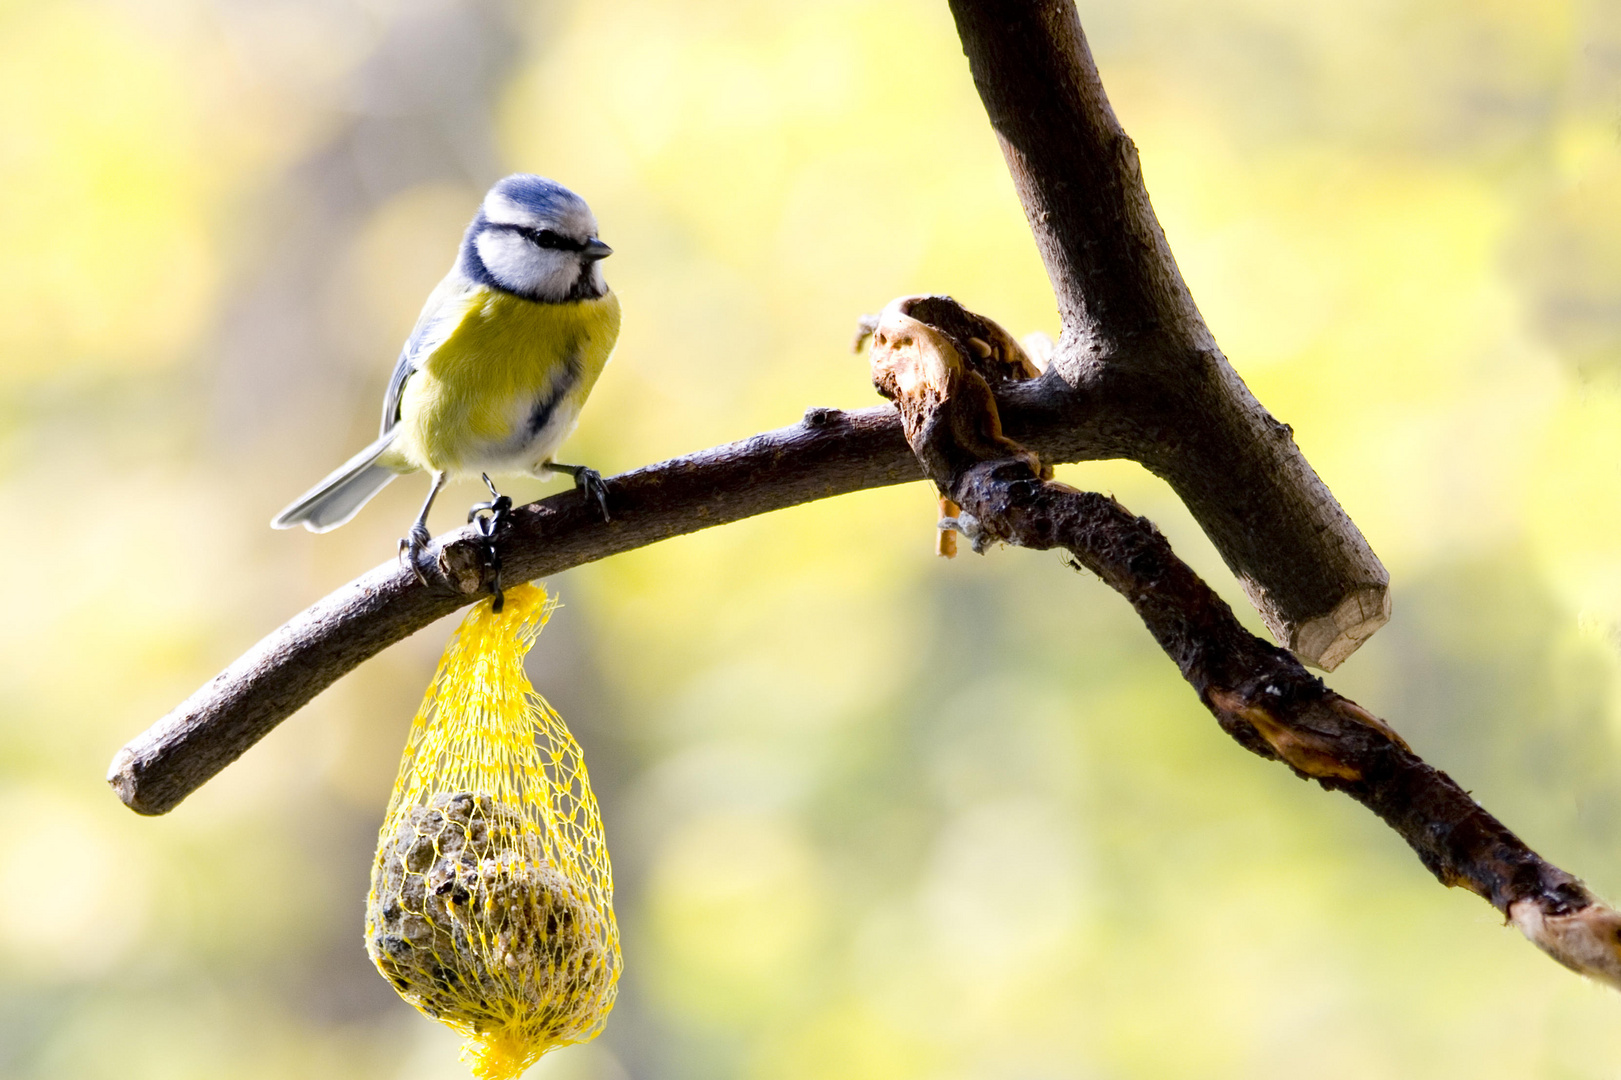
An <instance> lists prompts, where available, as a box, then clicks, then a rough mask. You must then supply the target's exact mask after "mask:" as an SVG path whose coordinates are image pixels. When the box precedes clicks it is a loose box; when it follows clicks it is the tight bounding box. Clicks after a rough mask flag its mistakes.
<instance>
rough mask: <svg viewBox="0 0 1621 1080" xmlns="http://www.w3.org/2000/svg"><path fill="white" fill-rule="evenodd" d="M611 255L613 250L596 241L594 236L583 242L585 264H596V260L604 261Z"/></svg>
mask: <svg viewBox="0 0 1621 1080" xmlns="http://www.w3.org/2000/svg"><path fill="white" fill-rule="evenodd" d="M613 253H614V249H613V248H611V247H609V246H608V245H607V244H604V243H603V242H602V241H601V240H598V239H597V238H596V237H594V236H593V237H592V238H591V239H589V240H587V241H586V242H585V251H584V252H582V254H583V255H584V256H585V258H586V261H587V262H596V261H597V260H598V259H606V258H607V257H608V256H610V255H612V254H613Z"/></svg>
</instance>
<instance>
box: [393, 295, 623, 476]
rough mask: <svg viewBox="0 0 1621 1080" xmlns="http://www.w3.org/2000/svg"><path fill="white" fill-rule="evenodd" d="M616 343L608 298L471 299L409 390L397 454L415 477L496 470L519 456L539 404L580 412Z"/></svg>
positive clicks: (612, 299) (614, 306)
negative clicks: (553, 400) (550, 398)
mask: <svg viewBox="0 0 1621 1080" xmlns="http://www.w3.org/2000/svg"><path fill="white" fill-rule="evenodd" d="M618 336H619V299H618V297H616V296H614V294H613V293H611V292H610V293H608V294H607V295H605V296H603V297H601V298H600V299H597V300H581V301H575V302H571V303H564V304H542V303H536V302H534V301H531V300H524V299H522V298H521V297H516V296H513V295H511V294H509V293H503V292H498V291H496V290H494V289H479V290H475V291H474V292H473V293H472V294H471V295H470V296H469V298H468V301H467V309H466V312H465V313H464V314H463V315H462V317H461V319H460V321H459V322H458V324H457V325H456V328H455V329H454V330H453V331H452V332H451V333H450V334H449V336H447V337H446V338H445V341H444V343H443V344H442V345H440V346H439V348H437V349H435V350H434V351H433V353H432V354H430V355H429V356H427V357H424V358H423V359H421V360H419V361H418V370H417V371H416V373H415V374H413V375H412V376H411V377H410V379H409V381H407V383H406V384H405V389H404V392H403V393H402V395H401V398H400V431H399V435H398V437H397V439H396V442H395V447H394V449H395V452H396V453H397V454H398V455H399V456H400V457H401V458H402V459H404V461H406V462H408V463H409V464H411V465H414V466H415V467H417V468H425V469H434V470H439V469H443V470H448V471H450V472H452V473H460V472H466V471H473V472H476V471H477V470H478V469H481V468H496V467H500V465H501V464H502V463H503V462H506V461H507V460H508V459H509V458H511V457H513V455H514V454H515V453H518V452H521V449H522V447H521V446H520V445H519V444H521V443H522V442H523V440H524V438H525V437H526V436H525V433H524V431H523V427H524V425H525V423H526V422H527V419H528V418H529V417H530V415H531V410H532V408H533V406H534V403H535V402H536V401H537V400H544V399H545V398H546V396H547V395H548V394H554V393H560V394H561V400H560V401H559V407H560V408H562V409H564V410H566V411H568V412H569V414H570V415H572V414H574V413H577V412H578V410H579V407H580V405H581V404H583V403H584V401H585V398H586V395H587V394H589V393H590V392H591V387H592V386H593V385H595V383H596V381H597V376H598V375H600V374H601V373H602V368H603V365H604V364H606V363H607V362H608V356H609V354H610V353H611V352H612V351H613V346H614V341H615V339H617V338H618ZM564 434H566V431H565V432H564ZM515 447H516V448H517V449H515Z"/></svg>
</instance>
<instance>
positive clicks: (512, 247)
mask: <svg viewBox="0 0 1621 1080" xmlns="http://www.w3.org/2000/svg"><path fill="white" fill-rule="evenodd" d="M478 257H479V258H480V259H482V260H483V261H484V268H485V269H487V270H488V271H489V272H490V276H491V277H493V278H495V280H496V283H497V284H499V285H501V286H502V287H503V288H506V289H510V290H512V291H513V292H517V293H523V294H525V295H530V296H539V297H556V298H561V297H563V296H565V295H567V293H568V290H569V286H571V285H572V284H573V283H574V279H573V274H574V271H573V267H571V266H570V265H568V264H569V262H570V260H568V259H567V258H565V257H564V256H563V255H562V253H560V252H554V251H542V250H540V249H539V248H537V247H535V246H534V245H533V244H531V243H530V242H529V241H527V240H525V239H524V238H523V237H521V236H519V235H517V234H516V233H512V232H507V231H505V230H494V229H492V230H490V231H489V232H486V233H485V234H483V235H482V236H480V237H479V238H478Z"/></svg>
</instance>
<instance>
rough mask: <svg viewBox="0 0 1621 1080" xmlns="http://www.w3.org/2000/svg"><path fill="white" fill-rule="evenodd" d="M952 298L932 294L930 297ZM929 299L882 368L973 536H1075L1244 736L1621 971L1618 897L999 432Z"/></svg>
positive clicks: (906, 309)
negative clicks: (1543, 847) (1517, 829)
mask: <svg viewBox="0 0 1621 1080" xmlns="http://www.w3.org/2000/svg"><path fill="white" fill-rule="evenodd" d="M942 302H944V301H943V298H932V303H933V304H934V305H935V307H936V309H937V308H938V305H939V304H941V303H942ZM919 314H923V315H925V318H918V317H916V316H917V315H919ZM927 314H928V313H926V312H920V311H919V309H918V307H917V306H915V305H909V304H907V303H906V302H904V301H902V302H897V304H895V305H891V307H890V308H888V309H886V310H885V312H884V313H883V315H882V316H880V317H879V319H878V320H877V321H876V325H875V327H874V330H873V335H872V341H873V344H872V351H871V357H870V362H871V365H872V373H873V383H874V385H875V386H876V387H877V389H878V391H879V393H881V394H883V395H884V396H885V397H888V398H891V399H892V400H894V401H895V403H896V406H897V408H898V410H899V412H900V415H901V422H902V427H903V430H904V431H905V433H906V437H907V442H908V445H910V446H911V447H912V451H913V453H914V454H916V456H917V459H918V462H919V464H920V465H921V466H922V467H923V469H924V471H925V473H926V474H927V475H928V476H929V478H930V479H931V480H933V481H934V483H935V485H936V486H937V487H938V489H939V491H940V494H941V497H942V498H944V499H950V500H951V501H952V502H954V503H956V504H957V505H959V506H961V507H962V516H961V517H960V518H959V519H958V521H959V523H967V522H971V524H966V525H964V524H959V527H962V528H964V531H966V532H967V533H968V534H969V535H970V537H971V539H972V540H973V542H974V546H975V548H976V550H979V549H983V548H984V547H985V546H986V545H987V544H988V543H991V542H996V541H999V542H1002V543H1007V544H1012V545H1016V546H1019V547H1027V548H1036V549H1042V550H1046V549H1050V548H1063V549H1066V550H1067V551H1068V552H1069V553H1070V555H1071V556H1072V557H1073V559H1074V565H1075V568H1076V569H1086V570H1090V571H1092V572H1093V573H1095V574H1097V575H1098V577H1100V578H1101V579H1102V580H1103V581H1104V583H1105V584H1107V585H1108V586H1109V587H1110V588H1112V589H1114V590H1115V591H1116V592H1118V593H1120V594H1121V595H1122V596H1123V597H1125V599H1126V600H1127V601H1128V602H1129V603H1130V604H1131V605H1132V607H1133V608H1134V609H1135V610H1136V612H1137V614H1138V616H1139V617H1140V618H1141V619H1142V621H1143V623H1144V625H1145V626H1146V627H1147V628H1148V631H1149V633H1151V634H1152V635H1153V637H1154V640H1155V641H1156V642H1157V643H1158V644H1159V646H1160V648H1162V649H1163V650H1164V651H1165V653H1166V655H1168V656H1169V657H1170V658H1171V659H1172V660H1173V661H1174V662H1175V663H1176V665H1177V668H1178V670H1180V672H1181V673H1182V677H1183V678H1184V679H1185V680H1187V682H1188V684H1189V685H1190V686H1192V688H1193V689H1194V691H1195V692H1196V693H1197V694H1198V695H1199V700H1200V701H1201V703H1203V704H1204V706H1205V707H1206V708H1207V709H1209V710H1210V712H1211V714H1212V715H1213V716H1214V717H1215V719H1216V722H1217V723H1218V724H1220V725H1221V728H1222V730H1223V731H1225V732H1227V734H1228V735H1230V736H1231V737H1232V738H1233V739H1234V740H1235V741H1237V742H1238V743H1239V744H1240V745H1241V746H1243V747H1244V748H1245V749H1247V750H1249V751H1251V752H1253V753H1255V754H1258V755H1259V756H1261V757H1263V758H1268V759H1271V760H1276V761H1280V762H1282V763H1283V764H1285V765H1287V766H1288V767H1289V768H1290V769H1291V770H1292V771H1293V772H1294V773H1295V775H1296V776H1299V777H1301V778H1302V779H1306V780H1315V781H1316V782H1317V783H1318V784H1320V785H1321V786H1322V787H1324V788H1325V789H1327V790H1330V791H1342V792H1344V793H1345V794H1347V795H1349V796H1350V797H1351V798H1353V799H1355V800H1357V801H1358V802H1360V803H1362V804H1363V805H1364V806H1366V807H1368V809H1370V810H1372V811H1373V812H1374V813H1375V814H1377V815H1378V816H1379V817H1380V818H1381V819H1382V820H1383V821H1384V822H1385V823H1386V824H1387V825H1389V826H1390V827H1391V828H1392V829H1394V830H1395V831H1396V832H1397V833H1398V834H1399V835H1400V836H1401V837H1402V839H1403V840H1405V841H1406V842H1407V843H1408V845H1409V846H1411V847H1412V849H1413V851H1414V852H1415V853H1416V854H1417V855H1418V857H1419V860H1420V861H1421V862H1423V864H1424V865H1425V867H1427V868H1428V869H1429V870H1430V872H1431V873H1433V874H1434V875H1435V876H1436V878H1437V879H1439V880H1440V881H1441V882H1442V883H1443V884H1445V885H1448V886H1460V887H1463V888H1466V889H1469V890H1470V891H1471V892H1474V893H1475V894H1477V895H1478V896H1480V897H1482V898H1483V899H1485V900H1487V901H1488V902H1489V903H1491V904H1492V906H1493V907H1495V908H1497V910H1498V911H1500V912H1502V913H1503V915H1504V917H1505V919H1506V920H1507V921H1509V922H1512V923H1513V924H1514V925H1515V926H1516V927H1517V928H1519V930H1520V931H1521V933H1523V934H1524V935H1525V936H1526V937H1527V938H1528V939H1529V940H1530V941H1532V942H1533V943H1534V944H1535V945H1537V946H1538V947H1539V948H1541V949H1542V950H1543V951H1544V952H1546V953H1548V955H1550V956H1552V957H1553V958H1554V959H1555V960H1557V961H1559V962H1560V963H1561V964H1564V965H1565V966H1566V967H1569V968H1571V969H1572V970H1574V971H1578V972H1580V973H1582V974H1584V975H1587V976H1589V977H1591V978H1593V979H1596V980H1598V981H1601V982H1604V983H1606V984H1608V985H1610V986H1613V987H1616V988H1617V989H1621V913H1618V912H1616V911H1615V910H1614V909H1612V908H1610V907H1608V906H1606V905H1604V904H1603V903H1601V902H1600V901H1599V900H1598V899H1597V898H1596V897H1594V896H1593V894H1592V893H1591V892H1590V891H1589V890H1588V889H1587V888H1586V886H1584V885H1583V884H1582V883H1581V882H1580V881H1578V880H1577V879H1576V878H1575V877H1573V876H1571V875H1570V874H1568V873H1566V872H1565V871H1563V870H1561V869H1559V868H1558V867H1556V866H1554V865H1552V864H1550V863H1548V862H1547V861H1545V860H1544V859H1542V858H1541V856H1539V855H1537V853H1536V852H1534V851H1532V850H1531V848H1530V847H1528V846H1527V845H1526V844H1525V843H1524V842H1523V841H1522V840H1520V838H1519V837H1517V836H1515V835H1514V834H1513V833H1512V832H1510V831H1509V829H1508V828H1507V827H1506V826H1504V825H1503V824H1502V823H1501V822H1500V821H1498V820H1497V819H1496V818H1494V817H1493V816H1492V815H1491V814H1489V813H1487V812H1486V810H1485V809H1484V808H1482V807H1481V806H1480V805H1479V804H1478V803H1476V802H1475V801H1474V800H1473V799H1472V798H1471V797H1470V796H1469V794H1468V793H1467V792H1466V791H1464V790H1463V789H1462V788H1461V787H1460V786H1459V785H1458V784H1457V783H1456V782H1455V781H1454V780H1453V779H1452V778H1451V777H1449V776H1447V774H1446V773H1444V772H1441V771H1440V770H1438V769H1435V768H1433V767H1432V766H1430V765H1428V764H1426V763H1425V762H1424V761H1423V760H1422V759H1421V758H1420V757H1419V756H1418V755H1417V754H1415V753H1414V752H1413V750H1412V748H1411V747H1410V746H1408V744H1407V742H1406V741H1405V740H1404V739H1402V737H1401V736H1400V735H1398V734H1397V733H1396V732H1395V730H1394V729H1393V728H1391V726H1390V725H1389V724H1387V723H1385V721H1383V720H1381V719H1380V718H1378V717H1376V716H1374V715H1373V714H1372V713H1369V712H1368V711H1367V710H1366V709H1363V708H1362V707H1361V706H1359V705H1357V704H1356V703H1355V702H1353V701H1351V700H1349V699H1347V698H1345V697H1342V696H1340V695H1339V694H1336V693H1335V692H1334V691H1332V690H1330V689H1329V688H1328V687H1327V686H1325V685H1324V683H1323V681H1322V679H1320V678H1318V677H1316V676H1314V675H1312V674H1311V673H1310V672H1308V671H1307V670H1306V669H1305V667H1304V666H1303V665H1302V664H1301V663H1300V661H1299V659H1298V658H1296V657H1295V656H1294V655H1292V654H1291V653H1290V652H1288V651H1287V650H1285V649H1282V648H1279V647H1278V646H1276V645H1273V644H1271V643H1270V642H1266V641H1262V640H1261V639H1260V638H1257V637H1255V636H1254V635H1253V634H1251V633H1249V632H1248V631H1247V630H1245V629H1244V627H1243V625H1242V624H1241V623H1239V621H1238V619H1237V618H1236V617H1235V616H1234V615H1233V612H1232V609H1231V608H1229V607H1228V606H1227V604H1226V602H1225V601H1223V600H1222V599H1221V598H1220V597H1219V596H1217V595H1216V593H1215V592H1214V591H1213V590H1212V589H1211V588H1210V587H1209V586H1208V585H1207V584H1205V582H1204V581H1203V580H1201V579H1200V578H1199V576H1198V575H1197V574H1195V573H1194V571H1193V570H1192V568H1191V567H1189V566H1188V565H1187V564H1186V563H1184V562H1182V560H1180V559H1179V558H1177V556H1176V554H1175V553H1174V552H1173V551H1172V550H1171V546H1170V544H1169V543H1168V542H1167V541H1166V540H1165V538H1164V537H1163V536H1162V535H1160V533H1159V530H1158V529H1156V528H1155V527H1154V525H1153V523H1152V522H1150V521H1148V520H1147V519H1146V518H1140V517H1136V516H1134V515H1132V514H1131V513H1130V512H1128V511H1127V510H1126V509H1125V508H1124V507H1123V506H1121V505H1120V504H1119V503H1118V502H1116V501H1115V500H1114V499H1112V498H1110V497H1108V496H1106V495H1102V494H1099V493H1097V492H1089V491H1078V490H1076V489H1075V488H1073V487H1070V486H1068V485H1066V484H1061V483H1057V482H1055V481H1053V480H1051V479H1050V472H1049V471H1048V470H1046V469H1045V468H1044V466H1043V465H1042V462H1041V460H1040V457H1039V456H1038V455H1037V454H1036V453H1034V452H1033V451H1031V450H1029V449H1028V448H1026V447H1024V446H1022V445H1020V444H1019V443H1017V442H1015V441H1013V440H1012V439H1009V438H1008V437H1007V436H1006V435H1005V434H1004V433H1003V429H1002V424H1001V420H1000V417H999V416H998V415H997V403H996V396H995V395H994V394H993V393H991V391H990V385H991V381H992V379H994V378H997V377H999V376H998V370H997V369H995V368H987V366H986V363H987V361H986V358H985V357H983V356H982V355H981V354H980V353H979V351H978V350H976V349H974V348H972V347H970V346H969V345H968V343H967V342H966V341H965V340H964V339H963V338H962V337H960V336H959V335H960V333H961V331H960V330H958V331H957V332H956V333H953V332H952V330H950V329H948V327H952V326H956V327H960V326H962V325H964V324H965V322H966V320H963V319H957V318H953V319H941V320H939V321H935V320H933V319H930V318H927ZM982 318H983V317H981V316H973V319H974V320H981V319H982ZM926 320H927V321H926Z"/></svg>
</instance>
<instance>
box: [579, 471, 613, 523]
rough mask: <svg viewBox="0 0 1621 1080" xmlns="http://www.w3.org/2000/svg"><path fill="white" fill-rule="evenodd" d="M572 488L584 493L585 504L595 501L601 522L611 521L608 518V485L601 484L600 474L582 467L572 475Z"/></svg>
mask: <svg viewBox="0 0 1621 1080" xmlns="http://www.w3.org/2000/svg"><path fill="white" fill-rule="evenodd" d="M574 486H575V487H577V488H579V489H580V490H581V491H583V492H585V499H586V501H587V502H591V501H593V500H595V502H596V504H597V510H598V512H600V513H601V514H602V520H603V521H611V520H612V519H611V518H610V517H609V516H608V485H607V484H606V483H604V482H603V479H602V474H601V473H599V472H597V470H595V469H587V468H584V467H583V466H582V467H581V468H580V469H578V470H577V471H576V472H575V473H574Z"/></svg>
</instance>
